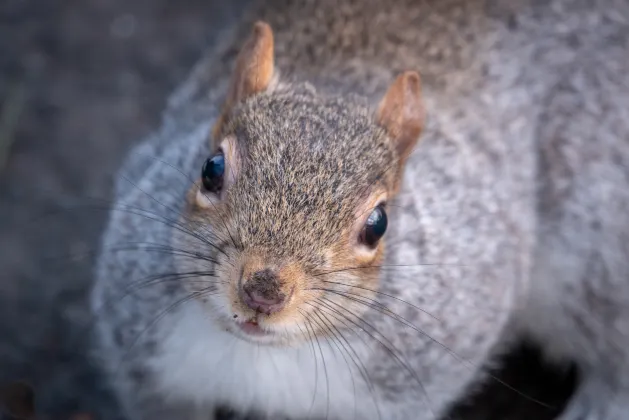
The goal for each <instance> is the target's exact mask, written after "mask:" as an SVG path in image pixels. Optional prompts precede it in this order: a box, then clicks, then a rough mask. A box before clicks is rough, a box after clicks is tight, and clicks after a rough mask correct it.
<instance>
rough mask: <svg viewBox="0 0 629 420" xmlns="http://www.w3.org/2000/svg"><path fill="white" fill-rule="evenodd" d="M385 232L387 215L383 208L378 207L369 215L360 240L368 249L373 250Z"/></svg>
mask: <svg viewBox="0 0 629 420" xmlns="http://www.w3.org/2000/svg"><path fill="white" fill-rule="evenodd" d="M386 230H387V213H386V212H385V211H384V207H383V206H382V205H379V206H378V207H376V208H375V209H373V211H372V212H371V214H370V215H369V217H368V218H367V222H366V223H365V227H364V228H363V230H362V231H361V233H360V240H361V242H362V243H364V244H365V245H367V246H368V247H371V248H373V247H374V246H375V245H376V244H377V243H378V241H379V240H380V238H382V236H383V235H384V232H385V231H386Z"/></svg>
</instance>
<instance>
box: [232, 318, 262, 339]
mask: <svg viewBox="0 0 629 420" xmlns="http://www.w3.org/2000/svg"><path fill="white" fill-rule="evenodd" d="M236 325H237V326H238V328H239V329H240V331H242V332H243V333H245V334H246V335H248V336H253V337H265V336H269V335H271V333H270V332H268V331H265V330H264V329H262V327H260V324H258V321H257V320H256V319H255V318H252V319H250V320H248V321H245V322H237V323H236Z"/></svg>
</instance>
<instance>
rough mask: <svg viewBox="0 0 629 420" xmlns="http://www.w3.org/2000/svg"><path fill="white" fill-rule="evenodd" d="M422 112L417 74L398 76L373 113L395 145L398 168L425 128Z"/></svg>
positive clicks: (412, 72) (419, 83) (423, 112)
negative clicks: (398, 161) (398, 162)
mask: <svg viewBox="0 0 629 420" xmlns="http://www.w3.org/2000/svg"><path fill="white" fill-rule="evenodd" d="M424 120H425V110H424V103H423V101H422V97H421V81H420V77H419V74H418V73H417V72H414V71H407V72H404V73H402V74H400V75H399V76H398V77H397V78H396V79H395V81H394V82H393V84H392V85H391V86H389V89H388V90H387V92H386V93H385V95H384V97H383V98H382V100H381V101H380V105H379V106H378V110H377V112H376V123H377V124H378V125H380V126H381V127H382V128H384V129H385V130H386V132H387V133H388V134H389V136H390V137H391V139H392V140H393V142H394V145H395V148H396V150H397V152H398V156H399V159H400V168H402V167H403V165H404V163H405V161H406V159H407V158H408V156H409V155H410V154H411V152H412V151H413V148H414V147H415V145H416V144H417V142H418V140H419V136H420V135H421V132H422V130H423V128H424Z"/></svg>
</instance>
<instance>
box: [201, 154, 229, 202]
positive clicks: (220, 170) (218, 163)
mask: <svg viewBox="0 0 629 420" xmlns="http://www.w3.org/2000/svg"><path fill="white" fill-rule="evenodd" d="M223 175H225V156H224V155H223V152H218V153H217V154H215V155H214V156H212V157H211V158H209V159H208V160H206V161H205V163H204V164H203V169H201V179H202V181H203V187H204V188H205V189H206V190H208V191H210V192H213V193H216V192H219V191H220V190H221V188H223Z"/></svg>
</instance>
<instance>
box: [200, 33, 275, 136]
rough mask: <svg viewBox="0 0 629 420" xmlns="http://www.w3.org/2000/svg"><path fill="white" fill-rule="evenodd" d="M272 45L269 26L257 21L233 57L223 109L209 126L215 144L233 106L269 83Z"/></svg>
mask: <svg viewBox="0 0 629 420" xmlns="http://www.w3.org/2000/svg"><path fill="white" fill-rule="evenodd" d="M273 45H274V44H273V30H272V29H271V27H270V26H269V25H268V24H267V23H266V22H262V21H258V22H256V23H255V24H254V25H253V30H252V32H251V35H250V36H249V39H248V40H247V41H246V42H245V44H244V46H243V48H242V49H241V51H240V53H239V54H238V57H237V58H236V66H235V68H234V72H233V74H232V79H231V83H230V85H229V90H228V92H227V97H226V99H225V103H224V104H223V110H222V112H221V115H220V116H219V118H218V120H217V121H216V124H215V125H214V128H213V130H212V135H213V138H214V144H216V141H218V139H219V136H220V135H221V132H222V128H223V126H224V124H225V123H226V122H227V120H228V119H229V117H230V114H231V111H232V109H233V108H234V106H235V105H236V104H237V103H239V102H241V101H244V100H246V99H247V98H249V97H251V96H253V95H256V94H258V93H261V92H263V91H265V90H266V89H267V88H268V87H269V85H270V84H271V81H272V79H273V74H274V72H275V69H274V47H273Z"/></svg>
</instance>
